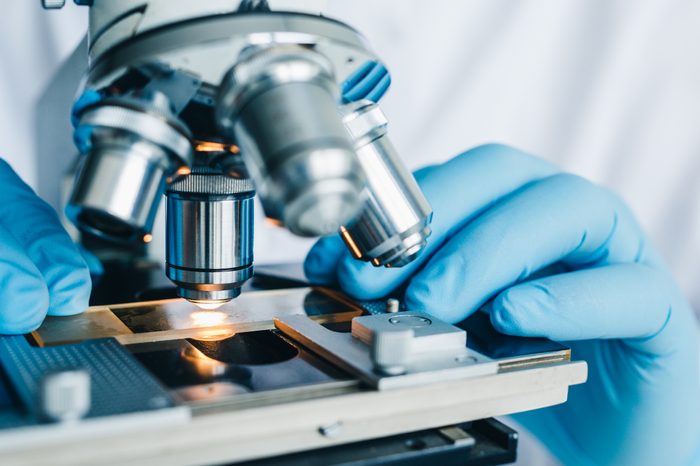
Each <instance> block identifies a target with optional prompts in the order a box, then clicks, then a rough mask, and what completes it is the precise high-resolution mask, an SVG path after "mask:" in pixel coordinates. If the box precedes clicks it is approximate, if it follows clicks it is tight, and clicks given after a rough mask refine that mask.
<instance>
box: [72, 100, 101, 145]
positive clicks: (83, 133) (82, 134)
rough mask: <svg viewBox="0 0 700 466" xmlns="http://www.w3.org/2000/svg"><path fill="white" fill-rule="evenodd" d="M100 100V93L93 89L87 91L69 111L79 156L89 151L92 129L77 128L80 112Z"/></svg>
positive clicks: (88, 127) (85, 127)
mask: <svg viewBox="0 0 700 466" xmlns="http://www.w3.org/2000/svg"><path fill="white" fill-rule="evenodd" d="M101 99H102V94H101V93H100V92H98V91H96V90H95V89H87V90H85V92H83V93H82V95H81V96H80V97H79V98H78V100H76V101H75V103H74V104H73V109H72V111H71V122H72V123H73V128H75V131H74V132H73V142H74V143H75V147H77V148H78V151H79V152H80V153H81V154H83V153H85V152H87V151H88V150H90V144H91V139H90V137H91V135H92V127H91V126H87V125H83V126H79V123H80V119H79V115H80V112H82V111H83V109H84V108H85V107H87V106H88V105H92V104H94V103H96V102H99V101H100V100H101Z"/></svg>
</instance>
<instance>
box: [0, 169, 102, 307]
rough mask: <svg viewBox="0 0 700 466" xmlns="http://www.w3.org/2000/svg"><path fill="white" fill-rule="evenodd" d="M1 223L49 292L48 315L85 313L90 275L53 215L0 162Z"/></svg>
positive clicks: (50, 209) (29, 189)
mask: <svg viewBox="0 0 700 466" xmlns="http://www.w3.org/2000/svg"><path fill="white" fill-rule="evenodd" d="M0 185H1V186H2V187H3V196H4V202H2V203H0V224H2V226H4V227H5V229H6V230H7V231H8V232H9V233H10V234H11V235H12V236H13V237H14V238H15V240H16V242H17V243H18V244H19V247H20V248H21V250H22V251H24V254H26V256H27V257H28V258H29V259H30V260H31V261H32V262H33V263H34V265H35V266H36V268H37V269H38V270H39V271H40V272H41V275H42V277H43V279H44V281H45V283H46V286H47V287H48V290H49V307H48V313H49V314H50V315H67V314H76V313H78V312H81V311H83V310H85V308H86V307H87V306H88V300H89V296H90V272H89V271H88V268H87V266H86V264H85V261H84V260H83V258H82V256H81V254H80V252H79V251H78V249H77V247H76V246H75V244H73V241H72V240H71V239H70V237H69V236H68V234H67V233H66V231H65V230H64V229H63V227H62V226H61V222H60V221H59V219H58V216H57V215H56V212H54V210H53V209H52V208H51V207H50V206H49V205H48V204H47V203H46V202H44V201H43V200H41V199H40V198H39V197H38V196H37V195H36V194H35V193H34V191H32V189H31V188H30V187H29V186H27V185H26V184H25V183H24V182H23V181H22V180H21V179H20V178H19V176H17V174H16V173H15V172H14V171H13V170H12V168H11V167H10V166H9V165H8V164H7V162H5V161H3V160H0Z"/></svg>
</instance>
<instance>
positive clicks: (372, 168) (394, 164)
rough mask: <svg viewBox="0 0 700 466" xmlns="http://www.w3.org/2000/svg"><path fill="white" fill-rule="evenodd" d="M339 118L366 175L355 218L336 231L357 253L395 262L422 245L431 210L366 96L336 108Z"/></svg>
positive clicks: (407, 259) (377, 263) (376, 260)
mask: <svg viewBox="0 0 700 466" xmlns="http://www.w3.org/2000/svg"><path fill="white" fill-rule="evenodd" d="M342 112H343V123H344V124H345V128H346V129H347V131H348V133H349V134H350V135H351V137H352V139H353V140H354V141H355V151H356V152H357V157H358V159H359V161H360V164H361V165H362V169H363V170H364V172H365V176H366V177H367V201H366V204H365V207H364V209H363V211H362V213H361V214H360V216H359V218H358V219H357V220H355V221H354V222H352V223H350V224H348V225H347V226H346V227H341V229H340V234H341V236H342V238H343V240H344V241H345V244H346V245H347V246H348V248H349V249H350V251H351V252H352V254H353V255H354V256H355V257H356V258H357V259H362V260H365V261H369V262H371V263H372V264H374V265H375V266H385V267H401V266H403V265H406V264H408V263H409V262H411V261H412V260H413V259H415V257H416V256H417V255H418V254H419V253H420V251H421V250H422V249H423V247H425V245H426V241H427V238H428V236H429V235H430V233H431V230H430V226H429V225H430V221H431V220H432V216H433V211H432V209H431V207H430V204H428V201H427V200H426V199H425V196H424V195H423V192H422V191H421V190H420V187H419V186H418V183H416V180H415V179H414V178H413V175H411V173H410V172H409V171H408V170H407V169H406V167H405V166H404V165H403V163H402V162H401V160H400V159H399V157H398V155H397V153H396V150H395V149H394V146H393V144H392V143H391V141H390V140H389V138H388V137H387V120H386V117H385V116H384V113H382V111H381V109H380V108H379V107H378V106H377V105H376V104H374V103H373V102H371V101H368V100H364V101H359V102H353V103H351V104H348V105H346V106H344V107H343V108H342Z"/></svg>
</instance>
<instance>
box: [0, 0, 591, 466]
mask: <svg viewBox="0 0 700 466" xmlns="http://www.w3.org/2000/svg"><path fill="white" fill-rule="evenodd" d="M75 2H76V3H78V4H82V5H86V6H89V8H90V11H89V18H90V24H89V61H90V63H89V67H88V70H87V72H86V74H85V78H84V82H83V84H82V90H81V92H82V91H85V92H88V93H91V94H92V96H93V97H94V98H91V100H90V102H91V103H89V104H84V102H83V103H82V104H81V105H78V106H77V111H76V115H75V117H76V118H75V119H76V120H77V126H76V132H77V133H78V134H79V135H80V137H85V136H86V135H89V137H87V141H86V142H87V143H86V144H81V146H84V149H85V150H84V151H83V153H82V154H81V155H80V164H79V165H80V166H79V170H78V172H77V175H76V179H75V182H74V185H73V189H72V193H71V195H70V198H69V200H68V203H67V208H66V211H67V214H68V215H69V216H70V218H71V219H72V220H73V221H74V222H75V223H76V224H77V225H78V226H79V227H80V229H81V230H83V231H84V232H87V233H88V234H89V235H91V237H95V236H97V237H100V238H105V239H108V240H109V241H113V242H120V243H123V244H135V243H136V244H138V243H140V244H143V243H145V242H148V241H150V240H151V239H152V237H151V235H152V233H151V232H152V228H153V224H154V221H155V216H156V211H157V209H158V205H159V203H160V202H161V198H162V196H163V195H165V197H166V255H165V262H166V263H165V273H166V275H167V277H168V278H169V279H170V280H171V281H172V283H173V284H174V285H175V287H176V290H177V295H178V296H179V297H173V296H167V299H162V298H163V297H162V296H161V297H160V298H159V299H154V298H153V297H151V298H149V299H145V298H142V299H143V300H138V301H136V302H133V301H129V302H119V303H116V304H112V303H109V304H100V305H94V306H91V307H90V308H88V309H87V310H86V311H85V312H83V313H80V314H76V315H73V316H62V317H59V316H55V317H51V316H50V317H47V318H46V320H45V321H44V323H43V324H42V325H41V327H40V328H39V329H37V330H36V331H34V332H32V333H31V334H28V335H15V336H0V456H1V457H2V458H3V464H5V463H7V464H17V465H44V464H57V465H71V466H73V465H76V464H86V465H87V464H89V465H111V464H120V465H121V464H168V465H182V466H189V465H200V464H207V465H208V464H249V465H257V466H272V465H324V466H327V465H336V466H340V465H344V466H347V465H350V464H352V465H364V466H374V465H376V466H379V465H387V464H429V463H433V462H440V464H455V465H457V464H459V465H484V464H503V463H509V462H513V461H515V458H516V448H517V440H518V434H517V432H516V431H514V430H513V429H511V428H509V427H507V426H506V425H505V424H503V423H502V422H501V421H500V420H498V419H495V418H494V416H503V415H508V414H512V413H518V412H522V411H527V410H532V409H538V408H544V407H548V406H552V405H556V404H559V403H563V402H565V401H566V399H567V396H568V393H569V388H570V387H571V386H573V385H576V384H580V383H583V382H585V380H586V377H587V366H586V363H585V362H583V361H575V360H572V359H571V350H570V348H568V347H566V346H565V345H563V344H560V343H557V342H553V341H549V340H547V339H544V338H518V337H511V336H507V335H502V334H499V333H498V332H496V331H495V330H494V329H493V327H492V326H491V324H490V320H489V317H488V315H487V313H486V312H475V313H474V314H472V315H471V316H469V317H468V318H467V319H465V320H464V321H463V322H460V323H457V324H455V325H452V324H450V323H447V322H442V321H440V320H439V319H437V318H435V317H434V316H431V315H428V314H425V313H422V312H420V310H417V309H406V307H405V306H404V305H402V304H401V303H400V296H399V295H391V296H387V297H385V298H384V299H381V300H372V301H362V300H357V299H353V298H351V297H349V296H346V295H345V294H343V293H342V292H340V291H339V290H337V289H333V288H329V287H324V286H314V285H311V284H309V283H306V281H305V278H304V277H303V274H301V273H299V272H300V271H299V268H298V267H297V268H295V269H293V270H292V271H291V272H290V270H288V269H285V268H284V267H282V266H278V267H270V266H258V267H257V270H256V273H255V277H253V202H254V196H255V195H256V194H257V195H258V196H259V198H260V200H261V202H262V206H263V209H264V212H265V215H266V217H267V218H268V219H269V220H270V221H271V222H273V223H274V224H276V225H279V226H280V227H283V228H286V229H288V230H289V231H291V232H292V233H294V234H296V235H300V236H308V237H315V236H323V235H331V234H339V235H340V236H341V238H342V240H343V241H344V243H345V245H346V246H347V248H348V250H349V251H350V254H352V256H353V257H355V258H356V259H357V260H362V261H367V262H370V263H371V264H372V265H373V266H376V267H401V266H404V265H406V264H408V263H410V262H411V261H412V260H414V259H415V258H416V257H417V256H418V255H419V254H420V253H421V251H422V250H423V249H424V247H425V246H426V242H427V241H429V235H430V232H431V230H430V222H431V216H432V212H431V208H430V205H429V203H428V202H427V201H426V199H425V197H424V196H423V194H422V192H421V190H420V188H419V186H418V185H417V183H416V181H415V179H414V178H413V177H412V175H411V174H410V173H409V172H408V171H407V170H406V168H405V166H404V165H403V163H402V162H401V160H400V158H399V157H398V155H397V154H396V150H395V149H394V147H393V145H392V144H391V142H390V140H389V137H388V134H387V120H386V118H385V116H384V115H383V113H382V111H381V110H380V109H379V107H378V106H377V104H376V103H375V102H373V101H370V100H363V99H359V100H355V99H349V98H347V95H345V93H344V92H343V87H344V86H345V85H346V84H344V83H346V82H347V81H348V79H349V78H350V77H352V76H355V73H357V70H358V69H361V67H363V66H364V65H365V64H366V63H368V62H374V63H380V61H379V58H378V57H376V56H375V55H374V54H373V53H372V52H371V51H370V50H369V48H368V47H367V46H366V44H365V42H364V40H363V38H362V37H361V36H360V34H359V33H358V32H357V31H355V30H354V29H352V28H351V27H350V26H348V25H346V24H344V23H342V22H339V21H336V20H333V19H330V18H327V17H324V16H321V15H319V14H317V13H310V12H301V11H298V8H296V7H297V3H295V2H291V3H290V4H289V5H287V6H284V5H282V6H277V4H276V3H274V4H273V5H274V6H275V8H274V9H271V8H270V5H268V4H267V2H265V1H255V0H241V1H233V0H198V1H193V0H187V1H185V0H182V1H175V0H75ZM280 3H281V2H280ZM43 4H44V6H45V7H47V8H48V7H55V8H59V7H61V6H63V0H44V1H43ZM350 81H351V82H352V78H350ZM81 100H82V99H81ZM266 267H267V268H266ZM261 277H263V278H264V280H263V279H261ZM136 281H139V280H138V279H137V280H136ZM116 285H117V286H119V285H120V284H119V283H117V284H116ZM468 285H469V284H464V286H468ZM170 288H172V287H170ZM242 288H245V291H244V292H241V289H242ZM234 298H235V299H234Z"/></svg>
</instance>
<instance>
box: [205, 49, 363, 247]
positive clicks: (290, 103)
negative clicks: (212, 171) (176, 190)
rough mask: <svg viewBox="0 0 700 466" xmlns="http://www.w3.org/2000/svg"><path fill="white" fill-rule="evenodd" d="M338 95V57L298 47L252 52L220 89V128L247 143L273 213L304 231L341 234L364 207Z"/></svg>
mask: <svg viewBox="0 0 700 466" xmlns="http://www.w3.org/2000/svg"><path fill="white" fill-rule="evenodd" d="M338 98H339V90H338V86H337V84H336V83H335V81H334V79H333V71H332V66H331V64H330V62H329V61H328V60H327V59H326V58H325V57H324V56H322V55H320V54H319V53H317V52H314V51H313V50H310V49H308V48H305V47H301V46H297V45H277V46H273V47H268V48H263V49H257V50H253V49H250V50H248V51H247V55H246V52H245V51H244V53H243V54H242V56H241V57H240V58H239V61H238V62H237V63H236V65H235V66H234V67H233V68H231V70H230V71H229V72H228V73H227V75H226V77H225V78H224V80H223V82H222V84H221V86H220V90H219V97H218V103H217V108H216V117H217V123H218V125H219V127H220V129H221V130H222V132H223V133H224V134H226V135H227V136H228V137H230V138H232V139H233V140H235V142H236V144H238V145H239V146H240V147H241V154H242V156H243V158H244V160H245V162H246V166H247V167H248V170H249V171H250V174H251V176H252V178H253V180H254V181H255V187H256V189H257V192H258V194H259V195H260V199H261V201H262V204H263V207H264V209H265V214H266V215H267V216H268V217H270V218H271V219H273V220H275V221H276V222H277V223H280V224H283V225H285V226H286V227H287V228H288V229H289V230H290V231H291V232H293V233H295V234H297V235H302V236H319V235H325V234H329V233H332V232H334V231H337V229H338V227H339V226H340V225H342V224H344V223H347V222H348V221H350V220H351V219H352V218H354V217H355V216H356V215H357V214H358V213H359V211H360V209H361V208H362V204H363V199H362V197H361V195H362V190H363V188H364V185H365V180H364V176H363V174H362V169H361V167H360V166H359V164H358V162H357V157H356V155H355V153H354V151H353V148H352V144H351V141H350V140H349V138H348V135H347V133H346V131H345V129H344V128H343V125H342V123H341V121H340V118H339V116H338V113H337V105H336V102H337V101H338Z"/></svg>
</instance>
